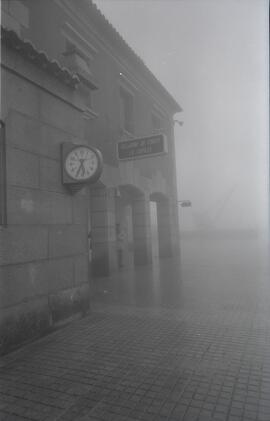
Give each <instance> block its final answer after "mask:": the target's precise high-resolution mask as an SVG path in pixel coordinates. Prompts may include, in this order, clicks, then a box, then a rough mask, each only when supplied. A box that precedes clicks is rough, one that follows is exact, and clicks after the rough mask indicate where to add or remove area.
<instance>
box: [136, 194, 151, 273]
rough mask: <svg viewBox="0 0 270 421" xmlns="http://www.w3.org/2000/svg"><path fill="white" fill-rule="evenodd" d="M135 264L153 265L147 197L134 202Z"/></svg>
mask: <svg viewBox="0 0 270 421" xmlns="http://www.w3.org/2000/svg"><path fill="white" fill-rule="evenodd" d="M132 219H133V242H134V264H135V265H136V266H138V265H144V264H147V263H151V261H152V258H151V241H150V239H151V228H150V206H149V200H148V199H146V198H145V196H143V195H142V196H138V197H137V198H135V199H134V200H133V202H132Z"/></svg>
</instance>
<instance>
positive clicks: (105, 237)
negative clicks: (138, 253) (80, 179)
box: [90, 187, 117, 276]
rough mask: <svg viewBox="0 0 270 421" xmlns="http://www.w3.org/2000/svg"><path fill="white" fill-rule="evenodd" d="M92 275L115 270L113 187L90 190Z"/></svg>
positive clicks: (102, 274)
mask: <svg viewBox="0 0 270 421" xmlns="http://www.w3.org/2000/svg"><path fill="white" fill-rule="evenodd" d="M90 212H91V239H92V275H93V276H108V275H110V273H111V272H113V271H114V270H116V267H117V262H116V233H115V189H113V188H110V189H106V188H104V187H101V188H94V189H91V190H90Z"/></svg>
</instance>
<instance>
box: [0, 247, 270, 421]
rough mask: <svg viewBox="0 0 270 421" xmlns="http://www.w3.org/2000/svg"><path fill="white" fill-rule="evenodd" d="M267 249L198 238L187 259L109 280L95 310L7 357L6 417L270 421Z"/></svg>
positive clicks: (0, 401) (1, 405)
mask: <svg viewBox="0 0 270 421" xmlns="http://www.w3.org/2000/svg"><path fill="white" fill-rule="evenodd" d="M260 250H261V249H260V247H259V246H258V244H257V243H254V242H251V241H247V240H244V241H243V242H242V243H241V244H240V243H237V242H236V241H235V239H234V240H233V241H229V240H226V241H225V240H224V241H220V240H219V241H216V240H215V242H214V243H213V241H212V242H210V243H209V240H200V241H196V242H195V243H194V240H192V241H191V240H190V241H186V242H185V244H184V246H183V247H182V256H181V259H182V265H180V260H179V259H177V260H167V261H164V262H163V263H162V264H161V265H159V266H158V265H154V268H153V269H151V268H140V269H138V270H137V271H136V272H126V271H122V273H121V275H120V276H115V277H113V278H111V279H110V280H107V281H106V280H100V281H99V283H98V284H96V285H95V286H96V297H95V300H94V303H93V305H92V312H91V314H90V315H89V316H87V317H86V318H84V319H81V320H77V321H75V322H73V323H72V324H70V325H68V326H67V327H65V328H63V329H61V330H59V331H57V332H54V333H53V334H51V335H49V336H47V337H45V338H43V339H42V340H39V341H36V342H35V343H32V344H29V345H27V346H25V347H23V348H22V349H20V350H19V351H16V352H13V353H11V354H9V355H7V356H5V357H4V358H3V359H2V361H1V366H0V379H1V380H0V386H1V387H0V392H1V393H0V419H1V420H5V421H8V420H59V421H60V420H61V421H62V420H63V421H68V420H79V421H86V420H89V421H90V420H92V421H94V420H95V421H98V420H99V421H111V420H114V421H135V420H142V421H148V420H149V421H150V420H153V421H161V420H164V421H165V420H170V421H180V420H185V421H191V420H199V421H202V420H205V421H210V420H216V421H217V420H220V421H221V420H224V421H225V420H226V421H237V420H241V421H242V420H243V421H245V420H247V421H248V420H254V421H255V420H256V421H259V420H260V421H270V300H269V297H270V295H269V289H268V283H269V280H268V275H267V268H266V266H265V264H264V262H263V261H262V259H261V254H260ZM180 267H181V270H180Z"/></svg>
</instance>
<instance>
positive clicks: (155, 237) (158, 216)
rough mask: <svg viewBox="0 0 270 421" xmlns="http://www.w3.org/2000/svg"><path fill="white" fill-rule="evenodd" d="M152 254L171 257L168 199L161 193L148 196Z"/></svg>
mask: <svg viewBox="0 0 270 421" xmlns="http://www.w3.org/2000/svg"><path fill="white" fill-rule="evenodd" d="M150 209H151V213H150V216H151V234H152V236H151V238H152V254H153V255H154V256H155V255H156V256H158V257H159V258H162V257H170V256H171V255H172V238H171V215H170V204H169V199H168V198H167V196H165V195H164V194H163V193H159V192H154V193H152V194H151V195H150Z"/></svg>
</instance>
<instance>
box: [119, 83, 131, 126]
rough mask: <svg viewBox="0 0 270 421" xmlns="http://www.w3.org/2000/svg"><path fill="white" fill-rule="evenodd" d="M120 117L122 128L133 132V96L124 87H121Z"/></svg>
mask: <svg viewBox="0 0 270 421" xmlns="http://www.w3.org/2000/svg"><path fill="white" fill-rule="evenodd" d="M120 119H121V120H120V122H121V128H122V129H123V130H125V131H127V132H129V133H133V132H134V122H133V96H132V94H131V93H129V92H128V91H127V90H125V89H123V88H122V87H121V88H120Z"/></svg>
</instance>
